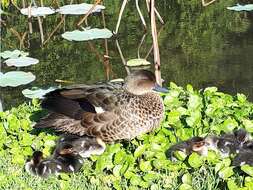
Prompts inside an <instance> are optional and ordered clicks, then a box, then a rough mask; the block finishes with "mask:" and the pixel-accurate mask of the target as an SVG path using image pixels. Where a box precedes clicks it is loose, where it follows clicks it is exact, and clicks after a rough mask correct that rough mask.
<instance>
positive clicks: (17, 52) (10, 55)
mask: <svg viewBox="0 0 253 190" xmlns="http://www.w3.org/2000/svg"><path fill="white" fill-rule="evenodd" d="M0 56H1V57H2V58H3V59H8V58H13V59H14V58H18V57H19V56H23V57H25V56H28V53H26V52H23V51H20V50H17V49H15V50H13V51H9V50H7V51H4V52H1V53H0Z"/></svg>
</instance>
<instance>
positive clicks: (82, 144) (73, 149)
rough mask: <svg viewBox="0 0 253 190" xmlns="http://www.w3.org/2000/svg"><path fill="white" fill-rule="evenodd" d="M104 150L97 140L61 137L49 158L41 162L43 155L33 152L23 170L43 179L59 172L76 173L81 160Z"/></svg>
mask: <svg viewBox="0 0 253 190" xmlns="http://www.w3.org/2000/svg"><path fill="white" fill-rule="evenodd" d="M104 150H105V144H104V143H103V142H102V141H101V140H100V139H98V138H97V139H96V138H94V137H87V136H84V137H79V136H76V135H63V136H62V137H60V139H59V140H58V142H57V145H56V147H55V150H54V152H53V155H52V157H51V158H48V159H44V160H43V153H42V152H40V151H35V152H34V153H33V156H32V159H30V160H28V161H27V163H26V165H25V169H26V171H27V172H29V173H31V174H34V175H38V176H40V177H44V178H46V177H48V176H49V175H50V174H57V173H59V172H66V173H70V172H78V171H79V170H80V168H81V167H82V164H83V158H87V157H90V156H91V155H94V154H96V155H100V154H102V153H103V152H104Z"/></svg>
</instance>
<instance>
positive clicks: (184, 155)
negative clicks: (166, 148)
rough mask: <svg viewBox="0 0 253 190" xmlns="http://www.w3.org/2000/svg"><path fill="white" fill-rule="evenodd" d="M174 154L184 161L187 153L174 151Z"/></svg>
mask: <svg viewBox="0 0 253 190" xmlns="http://www.w3.org/2000/svg"><path fill="white" fill-rule="evenodd" d="M174 156H175V157H176V158H177V159H178V160H181V161H184V160H185V159H186V157H187V154H185V153H184V152H183V151H175V152H174Z"/></svg>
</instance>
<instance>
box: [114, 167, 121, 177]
mask: <svg viewBox="0 0 253 190" xmlns="http://www.w3.org/2000/svg"><path fill="white" fill-rule="evenodd" d="M121 168H122V165H116V166H114V168H113V170H112V172H113V175H115V176H120V169H121Z"/></svg>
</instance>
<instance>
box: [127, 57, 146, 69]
mask: <svg viewBox="0 0 253 190" xmlns="http://www.w3.org/2000/svg"><path fill="white" fill-rule="evenodd" d="M150 64H151V63H150V62H148V61H147V60H146V59H130V60H128V61H127V66H129V67H137V66H145V65H150Z"/></svg>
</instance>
